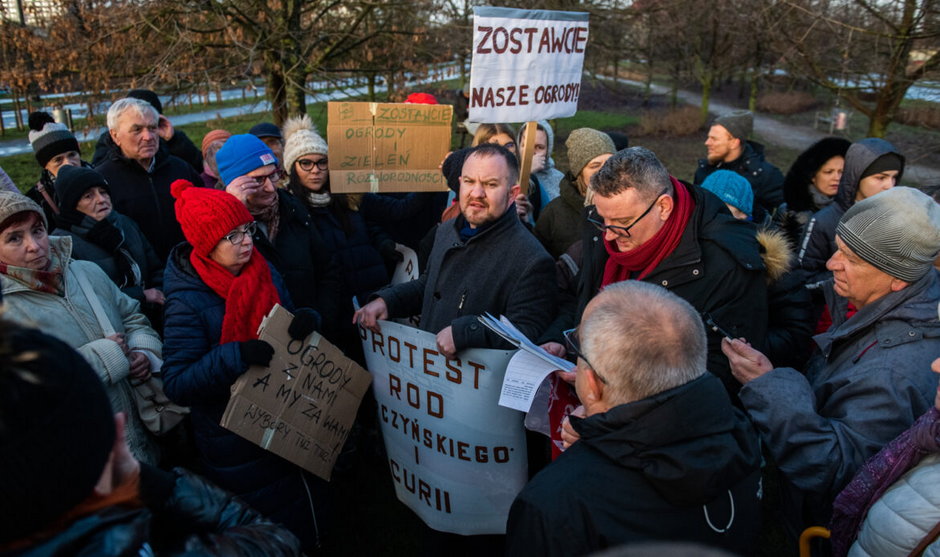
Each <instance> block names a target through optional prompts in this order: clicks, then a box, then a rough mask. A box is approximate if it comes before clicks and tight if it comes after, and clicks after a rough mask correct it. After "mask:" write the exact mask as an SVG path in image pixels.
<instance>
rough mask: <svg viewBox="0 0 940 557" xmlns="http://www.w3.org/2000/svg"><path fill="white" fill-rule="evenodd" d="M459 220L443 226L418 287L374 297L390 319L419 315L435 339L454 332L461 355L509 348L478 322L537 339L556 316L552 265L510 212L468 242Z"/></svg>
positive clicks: (395, 289) (399, 286) (388, 290)
mask: <svg viewBox="0 0 940 557" xmlns="http://www.w3.org/2000/svg"><path fill="white" fill-rule="evenodd" d="M465 222H466V220H465V219H464V218H463V216H459V217H457V218H455V219H451V220H449V221H447V222H444V223H441V225H440V226H439V227H438V229H437V236H436V237H435V239H434V247H433V248H432V250H431V256H430V258H429V259H428V268H427V269H426V270H425V271H424V272H423V273H421V276H420V277H418V278H417V279H415V280H413V281H411V282H406V283H404V284H396V285H394V286H392V287H390V288H385V289H383V290H380V291H379V292H378V293H377V296H379V297H381V298H382V299H383V300H385V303H386V305H387V306H388V313H389V316H391V317H408V316H411V315H417V314H419V313H420V314H421V329H422V330H424V331H428V332H432V333H438V332H439V331H441V330H442V329H444V328H446V327H448V326H452V327H453V335H454V344H455V346H456V347H457V349H458V350H462V349H464V348H504V347H508V346H510V345H509V343H507V342H506V341H504V340H503V339H502V338H501V337H500V336H499V335H497V334H496V333H493V332H492V331H490V330H489V329H487V328H486V327H484V326H483V325H482V324H480V322H479V321H478V320H477V316H478V315H481V314H483V313H484V312H489V313H491V314H493V315H495V316H499V315H500V314H502V315H505V316H506V317H508V318H509V320H510V321H512V322H513V324H514V325H515V326H516V327H518V328H519V330H520V331H522V332H523V333H524V334H525V335H527V336H528V337H529V338H533V339H534V338H538V335H540V334H542V332H543V331H544V330H545V327H546V326H547V325H548V324H549V323H551V320H552V318H553V317H554V315H555V311H556V307H555V306H556V303H555V300H556V291H555V288H554V284H555V267H554V264H553V262H552V258H551V256H550V255H548V253H547V252H546V251H545V248H543V247H542V245H541V244H539V242H538V240H536V239H535V237H534V236H532V233H531V232H529V231H528V230H527V229H526V227H525V226H524V225H523V224H522V223H521V222H519V217H518V216H517V215H516V208H515V205H512V206H510V207H509V209H508V210H507V211H506V212H505V213H503V215H502V216H501V217H500V218H499V219H498V220H496V221H495V222H493V223H492V224H491V225H489V226H487V227H485V228H484V229H482V230H480V231H479V232H478V233H477V234H476V235H475V236H473V237H471V238H470V239H469V240H467V241H463V240H462V239H461V238H460V235H459V232H460V229H461V227H462V226H463V225H464V223H465Z"/></svg>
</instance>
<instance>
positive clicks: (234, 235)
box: [223, 222, 258, 246]
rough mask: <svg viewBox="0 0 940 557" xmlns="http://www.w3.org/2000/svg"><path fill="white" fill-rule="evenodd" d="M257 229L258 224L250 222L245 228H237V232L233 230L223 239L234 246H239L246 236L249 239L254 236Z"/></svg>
mask: <svg viewBox="0 0 940 557" xmlns="http://www.w3.org/2000/svg"><path fill="white" fill-rule="evenodd" d="M257 228H258V224H257V223H254V222H250V223H248V224H246V225H245V227H244V228H236V229H235V230H232V231H231V232H229V233H228V234H226V235H225V236H223V238H225V239H226V240H228V241H229V242H232V245H233V246H237V245H238V244H240V243H242V241H243V240H244V239H245V235H246V234H247V235H248V237H251V236H254V234H255V230H257Z"/></svg>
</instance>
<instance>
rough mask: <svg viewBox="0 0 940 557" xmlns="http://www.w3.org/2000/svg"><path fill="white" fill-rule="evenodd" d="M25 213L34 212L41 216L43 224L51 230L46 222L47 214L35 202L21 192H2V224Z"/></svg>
mask: <svg viewBox="0 0 940 557" xmlns="http://www.w3.org/2000/svg"><path fill="white" fill-rule="evenodd" d="M23 211H32V212H34V213H36V214H37V215H39V218H41V219H42V223H43V224H44V225H45V226H46V230H48V229H49V223H47V222H46V214H45V213H44V212H43V211H42V208H41V207H40V206H39V205H38V204H37V203H36V202H35V201H33V200H32V199H30V198H28V197H26V196H25V195H23V194H22V193H19V192H15V191H0V223H3V222H4V221H5V220H7V219H8V218H10V217H12V216H13V215H15V214H17V213H22V212H23ZM0 231H2V230H0Z"/></svg>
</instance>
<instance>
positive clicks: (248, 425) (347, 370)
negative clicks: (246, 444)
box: [221, 304, 371, 480]
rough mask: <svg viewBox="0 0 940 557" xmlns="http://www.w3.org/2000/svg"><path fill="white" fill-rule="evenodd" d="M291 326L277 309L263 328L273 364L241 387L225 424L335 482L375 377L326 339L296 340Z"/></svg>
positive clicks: (235, 389)
mask: <svg viewBox="0 0 940 557" xmlns="http://www.w3.org/2000/svg"><path fill="white" fill-rule="evenodd" d="M292 319H293V315H291V313H290V312H289V311H287V310H286V309H284V308H283V307H282V306H281V305H280V304H278V305H275V306H274V308H273V309H272V310H271V312H270V313H269V314H268V315H267V317H265V318H264V320H263V321H262V322H261V327H259V335H258V338H259V339H261V340H264V341H267V342H268V343H270V344H271V346H273V347H274V356H273V357H272V358H271V364H270V365H269V366H268V367H261V366H252V367H250V368H249V369H248V371H246V372H245V373H243V374H242V375H241V377H239V378H238V380H236V381H235V384H234V385H232V396H231V398H230V399H229V402H228V406H226V407H225V413H224V414H222V422H221V425H222V427H224V428H226V429H228V430H231V431H234V432H235V433H237V434H239V435H241V436H242V437H244V438H245V439H248V440H249V441H251V442H253V443H255V444H257V445H259V446H260V447H261V448H263V449H267V450H269V451H271V452H272V453H274V454H277V455H279V456H281V457H283V458H285V459H287V460H289V461H291V462H293V463H294V464H296V465H298V466H300V467H302V468H304V469H306V470H308V471H310V472H311V473H313V474H316V475H317V476H319V477H321V478H323V479H324V480H329V479H330V476H331V474H332V472H333V465H334V464H335V463H336V457H338V456H339V453H340V450H341V449H342V448H343V443H345V442H346V437H348V435H349V430H350V428H351V427H352V424H353V421H354V420H355V419H356V410H358V409H359V403H360V402H361V401H362V396H363V395H364V394H365V392H366V389H368V388H369V381H370V380H371V377H370V376H369V374H368V373H367V372H366V370H364V369H362V367H361V366H359V364H357V363H356V362H354V361H352V360H350V359H349V358H347V357H346V356H344V355H343V353H342V352H340V350H339V349H338V348H336V347H335V346H333V345H332V344H330V343H329V342H328V341H327V340H326V339H325V338H323V337H322V336H320V334H319V333H312V334H311V335H310V336H309V337H307V339H305V340H293V339H291V338H290V335H289V334H287V328H288V326H290V323H291V320H292Z"/></svg>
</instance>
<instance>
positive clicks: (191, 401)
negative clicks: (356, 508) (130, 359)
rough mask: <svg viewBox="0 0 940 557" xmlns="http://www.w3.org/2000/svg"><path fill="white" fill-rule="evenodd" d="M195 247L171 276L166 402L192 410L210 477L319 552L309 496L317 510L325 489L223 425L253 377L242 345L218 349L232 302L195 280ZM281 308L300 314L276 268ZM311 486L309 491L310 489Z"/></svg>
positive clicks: (167, 281)
mask: <svg viewBox="0 0 940 557" xmlns="http://www.w3.org/2000/svg"><path fill="white" fill-rule="evenodd" d="M191 252H192V246H191V245H190V244H188V243H183V244H180V245H178V246H177V247H176V248H174V249H173V251H172V252H171V254H170V259H169V261H168V262H167V266H166V273H165V275H164V292H165V294H166V305H165V310H164V340H163V343H164V344H163V345H164V354H165V355H166V360H165V361H164V363H163V382H164V389H165V390H166V394H167V396H169V397H170V399H171V400H173V401H174V402H177V403H179V404H182V405H185V406H189V407H190V409H191V411H192V421H193V429H194V433H195V441H196V448H197V449H198V450H199V454H200V457H201V459H202V464H203V466H204V469H203V472H204V475H205V476H206V477H207V478H208V479H209V480H211V481H212V482H214V483H216V484H218V485H219V486H221V487H222V488H224V489H227V490H228V491H231V492H233V493H234V494H236V495H238V496H240V497H241V498H242V499H244V500H245V501H246V502H247V503H248V504H250V505H251V506H252V507H254V508H256V509H257V510H259V511H260V512H261V513H263V514H264V515H266V516H268V517H270V518H272V519H273V520H275V521H276V522H280V523H282V524H284V525H285V526H287V527H288V529H290V530H291V532H293V533H294V534H295V535H296V536H297V537H299V538H300V539H301V540H302V541H303V542H304V547H313V546H314V544H315V543H316V540H317V538H318V537H319V532H318V531H317V522H318V521H320V522H321V524H322V520H321V519H320V516H319V514H322V513H318V516H317V517H316V518H314V517H313V516H312V514H311V503H310V501H308V498H307V495H306V494H307V492H308V488H309V492H310V493H311V494H312V496H313V499H314V506H315V507H320V506H321V505H318V504H316V502H317V500H318V499H320V498H323V497H324V496H325V492H326V484H325V482H322V481H321V480H318V479H316V478H314V477H313V476H311V475H309V474H306V473H304V472H302V470H301V469H300V468H299V467H297V466H295V465H294V464H291V463H290V462H288V461H286V460H284V459H283V458H281V457H279V456H277V455H275V454H274V453H271V452H268V451H265V450H264V449H262V448H260V447H259V446H257V445H255V444H254V443H252V442H250V441H247V440H246V439H244V438H242V437H240V436H238V435H237V434H235V433H233V432H231V431H229V430H227V429H225V428H223V427H222V426H220V425H219V422H220V420H221V419H222V413H223V412H224V411H225V406H226V405H227V404H228V400H229V395H230V390H229V389H230V388H231V386H232V384H233V383H234V382H235V380H236V379H237V378H238V377H239V376H240V375H241V374H242V373H245V371H247V370H248V364H247V363H245V362H244V361H242V357H241V353H240V352H239V343H237V342H227V343H225V344H221V345H220V344H219V338H220V337H221V335H222V319H223V317H224V316H225V300H224V299H223V298H222V297H220V296H219V295H218V294H216V293H215V292H213V291H212V289H211V288H209V286H207V285H206V283H204V282H203V281H202V279H200V278H199V276H198V275H197V274H196V271H195V269H194V268H193V266H192V264H191V263H190V261H189V255H190V253H191ZM271 276H272V278H273V279H274V284H275V286H276V287H277V290H278V294H279V295H280V298H281V305H283V306H284V307H286V308H287V309H289V310H293V304H292V303H291V300H290V296H289V294H288V293H287V288H286V287H285V286H284V282H283V280H282V279H281V276H280V275H279V274H278V272H277V271H276V270H275V269H274V268H273V267H272V268H271ZM304 483H306V484H307V487H306V488H305V486H304Z"/></svg>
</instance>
